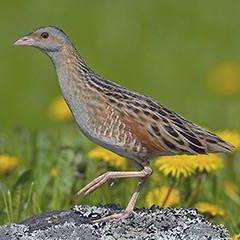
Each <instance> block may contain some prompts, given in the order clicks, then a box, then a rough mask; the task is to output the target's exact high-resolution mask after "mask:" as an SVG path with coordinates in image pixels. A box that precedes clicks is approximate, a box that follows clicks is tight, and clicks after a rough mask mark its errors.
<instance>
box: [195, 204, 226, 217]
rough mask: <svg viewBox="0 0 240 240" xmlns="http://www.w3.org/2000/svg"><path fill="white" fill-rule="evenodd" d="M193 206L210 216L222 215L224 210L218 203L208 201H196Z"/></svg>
mask: <svg viewBox="0 0 240 240" xmlns="http://www.w3.org/2000/svg"><path fill="white" fill-rule="evenodd" d="M194 207H195V208H196V209H197V210H198V211H199V212H200V213H203V214H209V215H211V216H212V217H216V216H220V217H222V216H224V214H225V213H224V210H223V209H222V208H221V207H219V206H218V205H215V204H212V203H208V202H198V203H196V204H195V205H194Z"/></svg>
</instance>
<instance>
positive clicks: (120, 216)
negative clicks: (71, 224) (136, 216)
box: [93, 210, 132, 223]
mask: <svg viewBox="0 0 240 240" xmlns="http://www.w3.org/2000/svg"><path fill="white" fill-rule="evenodd" d="M131 215H132V211H126V210H125V211H123V212H120V213H113V214H111V215H109V216H107V217H103V218H100V219H97V220H94V221H93V223H100V222H111V221H113V222H118V221H120V220H123V219H126V218H128V217H130V216H131Z"/></svg>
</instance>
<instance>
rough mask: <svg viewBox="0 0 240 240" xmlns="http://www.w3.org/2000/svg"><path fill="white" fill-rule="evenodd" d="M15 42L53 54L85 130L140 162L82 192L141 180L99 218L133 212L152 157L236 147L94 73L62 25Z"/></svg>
mask: <svg viewBox="0 0 240 240" xmlns="http://www.w3.org/2000/svg"><path fill="white" fill-rule="evenodd" d="M14 45H22V46H32V47H35V48H38V49H40V50H41V51H42V52H44V53H45V54H46V55H48V56H49V57H50V59H51V61H52V63H53V65H54V67H55V70H56V74H57V77H58V80H59V84H60V89H61V91H62V94H63V97H64V99H65V101H66V103H67V105H68V107H69V108H70V110H71V112H72V114H73V117H74V119H75V121H76V123H77V125H78V127H79V128H80V130H81V131H82V133H83V134H84V135H85V136H86V137H88V138H89V139H90V140H92V141H93V142H95V143H96V144H98V145H100V146H102V147H104V148H106V149H108V150H110V151H112V152H114V153H116V154H118V155H120V156H123V157H125V158H128V159H129V160H130V161H132V162H133V163H135V166H136V171H108V172H106V173H103V174H102V175H100V176H97V177H96V178H95V179H93V180H92V181H91V182H90V183H88V184H87V185H86V186H85V187H83V188H82V189H81V190H80V191H79V192H78V193H77V195H81V196H86V195H88V194H89V193H92V192H93V191H95V190H96V189H97V188H98V187H100V186H102V185H103V184H105V183H107V182H108V181H113V180H114V179H118V178H137V179H138V182H137V186H136V189H135V191H134V192H133V194H132V195H131V197H130V199H129V202H128V204H127V207H126V208H125V210H122V211H120V212H117V213H112V214H111V215H108V216H105V217H102V218H100V219H97V220H95V222H102V221H103V222H104V221H119V220H121V219H125V218H128V217H130V216H131V215H132V213H133V210H134V207H135V204H136V201H137V199H138V197H139V194H140V192H141V190H142V188H143V186H144V183H145V181H146V179H147V178H148V177H149V176H150V175H151V174H152V171H153V170H152V168H151V166H150V162H151V160H152V159H154V158H155V157H157V156H165V155H169V156H171V155H180V154H208V153H225V152H230V151H231V150H232V149H233V148H234V146H233V145H231V144H230V143H227V142H226V141H224V140H223V139H221V138H220V137H218V136H217V135H215V134H213V133H211V132H210V131H208V130H206V129H204V128H202V127H200V126H198V125H197V124H195V123H193V122H191V121H189V120H187V119H185V118H184V117H182V116H181V115H179V114H178V113H176V112H175V111H173V110H170V109H168V108H166V107H165V106H163V105H162V104H160V103H158V102H157V101H155V100H154V99H152V98H151V97H148V96H145V95H143V94H140V93H138V92H136V91H133V90H129V89H127V88H125V87H122V86H120V85H118V84H116V83H114V82H112V81H109V80H106V79H105V78H104V77H102V76H100V75H99V74H97V73H95V71H94V70H93V69H92V68H91V67H90V66H89V65H87V63H86V62H85V61H84V60H83V58H82V57H81V55H80V54H79V53H78V51H77V49H76V48H75V46H74V45H73V43H72V41H71V40H70V38H69V37H68V36H67V34H65V32H64V31H63V30H61V29H60V28H58V27H55V26H44V27H39V28H37V29H35V30H34V31H33V32H31V33H29V34H27V35H25V36H23V37H21V38H19V39H18V40H17V41H15V43H14Z"/></svg>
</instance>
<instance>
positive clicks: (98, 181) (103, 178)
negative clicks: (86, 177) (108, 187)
mask: <svg viewBox="0 0 240 240" xmlns="http://www.w3.org/2000/svg"><path fill="white" fill-rule="evenodd" d="M108 180H109V174H108V172H106V173H104V174H102V175H100V176H99V177H96V178H95V179H93V180H92V181H91V182H90V183H88V184H87V185H86V186H85V187H83V188H82V189H81V190H80V191H79V192H77V196H80V195H83V196H86V195H88V194H89V193H91V192H93V191H95V190H96V189H97V188H98V187H100V186H101V185H103V184H105V183H106V182H107V181H108Z"/></svg>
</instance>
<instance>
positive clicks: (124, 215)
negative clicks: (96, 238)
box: [93, 176, 147, 223]
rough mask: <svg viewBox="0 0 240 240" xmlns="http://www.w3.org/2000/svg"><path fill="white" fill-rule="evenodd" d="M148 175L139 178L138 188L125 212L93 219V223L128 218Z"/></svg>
mask: <svg viewBox="0 0 240 240" xmlns="http://www.w3.org/2000/svg"><path fill="white" fill-rule="evenodd" d="M146 177H147V176H145V177H142V178H140V179H139V181H138V184H137V188H136V190H135V192H134V193H133V194H132V196H131V198H130V200H129V202H128V205H127V207H126V209H125V210H124V211H123V212H120V213H114V214H112V215H110V216H107V217H103V218H100V219H97V220H95V221H93V223H97V222H106V221H119V220H122V219H125V218H128V217H129V216H130V215H131V214H132V212H133V210H134V207H135V204H136V202H137V199H138V196H139V194H140V192H141V190H142V188H143V185H144V182H145V180H146Z"/></svg>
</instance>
